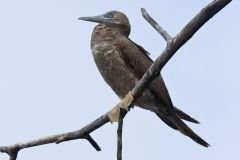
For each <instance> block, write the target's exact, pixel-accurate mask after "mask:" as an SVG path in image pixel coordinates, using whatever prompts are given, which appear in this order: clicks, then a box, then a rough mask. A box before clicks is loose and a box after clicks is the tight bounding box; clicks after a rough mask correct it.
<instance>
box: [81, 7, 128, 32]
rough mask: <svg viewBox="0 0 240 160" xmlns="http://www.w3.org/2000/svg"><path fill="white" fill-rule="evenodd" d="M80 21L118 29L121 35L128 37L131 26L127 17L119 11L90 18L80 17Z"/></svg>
mask: <svg viewBox="0 0 240 160" xmlns="http://www.w3.org/2000/svg"><path fill="white" fill-rule="evenodd" d="M79 19H80V20H84V21H91V22H97V23H102V24H105V25H107V26H109V27H114V28H118V29H119V30H120V31H121V32H122V33H123V34H125V35H127V36H128V35H129V34H130V31H131V26H130V23H129V20H128V18H127V16H126V15H125V14H124V13H122V12H119V11H110V12H107V13H105V14H101V15H98V16H92V17H80V18H79Z"/></svg>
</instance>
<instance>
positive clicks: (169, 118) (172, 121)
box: [156, 112, 210, 147]
mask: <svg viewBox="0 0 240 160" xmlns="http://www.w3.org/2000/svg"><path fill="white" fill-rule="evenodd" d="M156 114H157V116H158V117H159V118H160V119H161V120H163V121H164V122H165V123H166V124H167V125H168V126H170V127H171V128H173V129H176V130H178V131H180V132H181V133H183V134H184V135H186V136H188V137H189V138H191V139H192V140H193V141H195V142H197V143H198V144H200V145H202V146H204V147H208V146H210V145H209V144H208V143H207V142H206V141H204V140H203V139H202V138H201V137H199V136H198V135H197V134H196V133H194V132H193V130H192V129H191V128H189V127H188V126H187V125H186V124H185V123H184V122H183V121H182V120H181V119H180V118H179V117H178V116H177V115H176V114H175V113H173V112H170V113H167V114H163V113H161V112H158V113H156Z"/></svg>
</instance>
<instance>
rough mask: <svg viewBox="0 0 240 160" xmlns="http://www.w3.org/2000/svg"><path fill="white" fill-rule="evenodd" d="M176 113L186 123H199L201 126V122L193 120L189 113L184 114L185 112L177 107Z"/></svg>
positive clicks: (175, 108)
mask: <svg viewBox="0 0 240 160" xmlns="http://www.w3.org/2000/svg"><path fill="white" fill-rule="evenodd" d="M174 111H175V113H176V115H177V116H178V117H179V118H181V119H183V120H186V121H189V122H192V123H197V124H199V123H200V122H199V121H197V120H196V119H194V118H192V117H191V116H189V115H188V114H187V113H184V112H183V111H181V110H180V109H178V108H177V107H174Z"/></svg>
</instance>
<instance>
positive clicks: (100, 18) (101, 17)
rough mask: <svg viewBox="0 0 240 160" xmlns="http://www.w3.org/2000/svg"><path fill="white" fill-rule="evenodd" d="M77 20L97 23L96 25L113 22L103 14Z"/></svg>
mask: <svg viewBox="0 0 240 160" xmlns="http://www.w3.org/2000/svg"><path fill="white" fill-rule="evenodd" d="M78 19H79V20H84V21H90V22H97V23H105V24H107V23H111V22H114V19H113V18H108V17H105V16H104V14H102V15H99V16H92V17H80V18H78Z"/></svg>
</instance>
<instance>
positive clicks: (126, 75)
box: [92, 41, 137, 97]
mask: <svg viewBox="0 0 240 160" xmlns="http://www.w3.org/2000/svg"><path fill="white" fill-rule="evenodd" d="M92 53H93V57H94V60H95V63H96V65H97V67H98V70H99V71H100V73H101V75H102V77H103V78H104V80H105V81H106V82H107V84H108V85H109V86H110V87H111V88H112V89H113V90H114V92H115V93H116V94H117V95H118V96H119V97H124V96H125V95H126V94H127V93H128V91H130V90H131V89H132V88H133V87H134V86H135V84H136V82H137V78H136V76H135V75H134V74H133V73H132V72H131V71H130V70H129V67H128V66H127V65H126V64H125V62H124V61H123V60H122V58H121V56H120V54H119V51H118V50H117V49H116V47H115V46H114V43H108V42H104V41H103V42H99V43H95V44H93V45H92Z"/></svg>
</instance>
